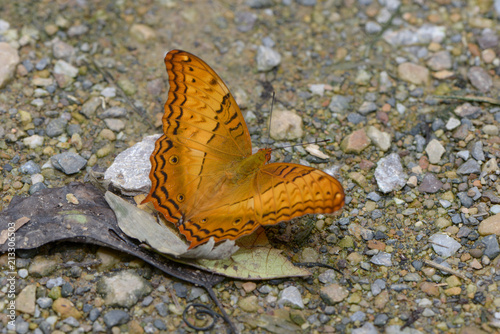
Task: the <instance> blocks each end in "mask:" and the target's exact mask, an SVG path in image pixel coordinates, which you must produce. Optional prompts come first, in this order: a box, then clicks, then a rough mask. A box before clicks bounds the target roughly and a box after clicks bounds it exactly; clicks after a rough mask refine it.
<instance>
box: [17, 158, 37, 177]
mask: <svg viewBox="0 0 500 334" xmlns="http://www.w3.org/2000/svg"><path fill="white" fill-rule="evenodd" d="M19 171H20V172H21V173H23V174H28V175H33V174H37V173H40V171H41V169H40V166H38V165H37V164H36V163H35V162H33V160H30V161H28V162H26V163H25V164H23V165H22V166H21V167H19Z"/></svg>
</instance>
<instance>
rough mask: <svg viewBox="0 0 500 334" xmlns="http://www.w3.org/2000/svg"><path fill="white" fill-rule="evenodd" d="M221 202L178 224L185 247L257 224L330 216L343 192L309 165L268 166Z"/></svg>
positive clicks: (244, 232) (232, 235)
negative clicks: (301, 217) (186, 241)
mask: <svg viewBox="0 0 500 334" xmlns="http://www.w3.org/2000/svg"><path fill="white" fill-rule="evenodd" d="M219 198H225V200H223V201H219V200H218V201H216V202H214V206H213V207H211V208H208V209H207V210H203V211H202V212H198V213H197V214H196V215H195V216H194V217H189V219H186V220H183V221H181V224H180V225H179V230H180V231H181V232H182V234H184V235H185V236H186V238H187V239H188V240H189V241H190V242H191V246H190V248H193V247H195V246H197V245H199V244H202V243H205V242H207V241H208V240H209V239H210V238H211V237H213V238H214V240H215V241H216V242H217V241H221V240H225V239H231V240H235V239H238V238H240V237H242V236H244V235H247V234H250V233H252V232H253V231H254V230H255V229H256V228H257V227H259V226H260V225H273V224H277V223H279V222H281V221H284V220H290V219H292V218H296V217H300V216H302V215H305V214H308V213H332V212H334V211H337V210H339V209H340V208H342V206H343V205H344V190H343V188H342V185H341V184H340V182H339V181H337V180H336V179H335V178H334V177H332V176H330V175H328V174H326V173H325V172H322V171H320V170H318V169H315V168H312V167H306V166H302V165H297V164H288V163H272V164H269V165H265V166H263V167H262V168H261V169H260V170H259V171H258V172H257V173H256V174H255V176H254V177H253V178H249V180H248V184H242V185H240V186H239V187H237V188H236V189H234V190H232V193H231V194H230V196H229V194H228V196H219Z"/></svg>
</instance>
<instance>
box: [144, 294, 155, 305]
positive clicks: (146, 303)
mask: <svg viewBox="0 0 500 334" xmlns="http://www.w3.org/2000/svg"><path fill="white" fill-rule="evenodd" d="M152 302H153V297H151V296H146V298H144V299H143V300H142V303H141V304H142V306H149V305H151V303H152Z"/></svg>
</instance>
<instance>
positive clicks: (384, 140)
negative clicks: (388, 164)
mask: <svg viewBox="0 0 500 334" xmlns="http://www.w3.org/2000/svg"><path fill="white" fill-rule="evenodd" d="M366 135H367V136H368V138H370V140H371V141H372V142H373V143H374V144H375V146H377V147H378V148H380V149H381V150H382V151H384V152H385V151H387V150H389V148H390V147H391V135H390V134H389V133H387V132H382V131H380V130H379V129H377V128H376V127H374V126H370V127H369V128H368V131H367V132H366Z"/></svg>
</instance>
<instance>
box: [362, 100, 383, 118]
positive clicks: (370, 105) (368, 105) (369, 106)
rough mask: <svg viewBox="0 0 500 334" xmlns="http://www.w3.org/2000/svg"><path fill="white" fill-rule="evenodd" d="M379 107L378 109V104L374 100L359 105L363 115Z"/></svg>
mask: <svg viewBox="0 0 500 334" xmlns="http://www.w3.org/2000/svg"><path fill="white" fill-rule="evenodd" d="M377 109H378V107H377V104H375V103H374V102H370V101H365V102H363V104H362V105H361V106H360V107H359V109H358V112H359V113H360V114H362V115H368V114H369V113H371V112H374V111H376V110H377Z"/></svg>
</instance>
